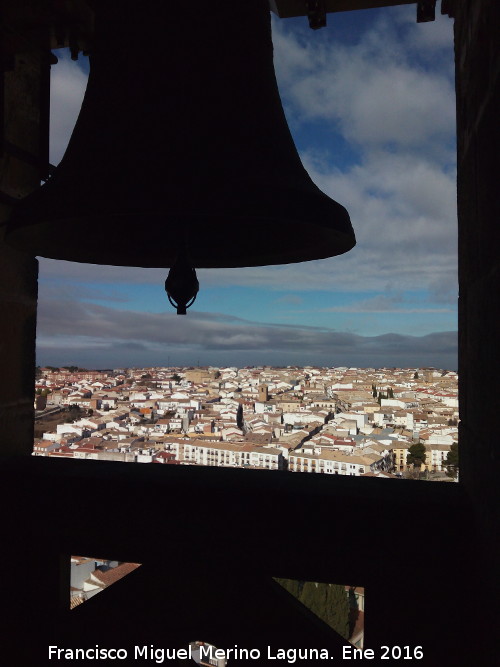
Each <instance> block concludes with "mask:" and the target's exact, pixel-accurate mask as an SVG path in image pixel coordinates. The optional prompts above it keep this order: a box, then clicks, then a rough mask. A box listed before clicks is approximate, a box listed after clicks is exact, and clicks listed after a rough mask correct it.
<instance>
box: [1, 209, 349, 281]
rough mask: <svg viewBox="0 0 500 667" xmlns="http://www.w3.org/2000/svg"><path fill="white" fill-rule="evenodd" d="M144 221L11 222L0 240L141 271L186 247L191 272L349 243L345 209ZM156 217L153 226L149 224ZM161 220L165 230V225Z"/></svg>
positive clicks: (340, 250) (303, 258)
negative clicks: (294, 215)
mask: <svg viewBox="0 0 500 667" xmlns="http://www.w3.org/2000/svg"><path fill="white" fill-rule="evenodd" d="M339 207H340V208H341V209H343V211H345V209H344V208H343V207H342V206H340V205H339ZM144 218H145V219H144V220H142V221H138V220H137V216H135V215H133V214H129V215H117V216H106V215H99V216H92V223H91V222H89V217H88V216H85V217H82V218H77V217H71V218H65V219H60V220H52V221H50V222H43V221H42V222H37V223H34V224H33V223H32V224H29V223H28V222H24V221H22V222H21V224H19V223H18V222H12V223H11V224H8V225H7V230H6V234H5V242H6V243H7V244H8V245H10V246H12V247H14V248H15V249H17V250H20V251H22V252H26V253H28V254H31V255H33V256H37V257H45V258H47V259H56V260H62V261H69V262H78V263H85V264H96V265H109V266H130V267H142V268H171V266H172V265H173V264H174V262H175V260H176V258H177V255H178V252H179V248H180V247H184V245H186V247H187V252H188V257H189V260H190V262H191V264H192V266H193V267H195V268H197V269H213V268H238V267H258V266H272V265H281V264H296V263H301V262H307V261H314V260H318V259H327V258H329V257H335V256H338V255H341V254H344V253H346V252H349V250H351V249H352V248H353V247H354V246H355V245H356V239H355V236H354V232H353V230H352V227H351V223H350V220H349V216H348V214H347V211H345V218H344V219H342V220H340V221H339V219H334V220H333V221H332V220H329V221H323V220H321V221H319V222H317V221H314V222H313V221H310V220H308V221H304V220H299V219H297V220H290V218H286V219H280V218H276V217H264V216H261V217H259V218H258V219H256V217H255V216H243V215H240V216H234V215H231V216H229V215H226V216H224V215H221V216H217V215H210V216H206V215H205V216H203V215H200V216H193V215H189V216H182V215H175V216H168V218H167V221H168V223H167V222H166V217H165V215H164V214H162V215H161V216H160V215H157V216H144ZM155 218H156V223H157V224H156V226H152V225H151V223H152V221H154V219H155ZM158 219H161V221H162V225H161V226H158ZM216 222H218V223H219V227H216V226H215V223H216ZM339 222H340V223H341V224H339ZM99 223H103V224H105V227H104V229H105V230H106V231H105V234H106V236H105V238H104V237H102V238H101V237H100V235H99ZM167 224H168V225H169V227H170V231H169V229H168V228H167V229H165V226H166V225H167ZM151 226H152V227H153V228H152V229H151ZM92 228H94V232H93V233H91V239H92V240H91V242H88V243H87V242H86V241H85V237H87V238H88V237H89V231H90V230H91V229H92ZM186 228H188V229H189V231H188V232H187V233H186V231H185V230H186ZM172 230H173V231H172Z"/></svg>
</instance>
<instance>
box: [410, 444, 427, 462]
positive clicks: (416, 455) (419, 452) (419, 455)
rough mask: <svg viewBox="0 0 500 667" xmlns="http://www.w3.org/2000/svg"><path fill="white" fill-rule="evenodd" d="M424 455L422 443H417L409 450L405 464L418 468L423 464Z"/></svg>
mask: <svg viewBox="0 0 500 667" xmlns="http://www.w3.org/2000/svg"><path fill="white" fill-rule="evenodd" d="M425 454H426V452H425V445H424V444H423V443H422V442H417V443H415V444H414V445H412V446H411V447H410V448H409V450H408V455H407V457H406V463H407V464H408V465H411V464H413V465H414V466H416V467H417V468H420V466H421V465H422V464H423V463H425V458H426V456H425Z"/></svg>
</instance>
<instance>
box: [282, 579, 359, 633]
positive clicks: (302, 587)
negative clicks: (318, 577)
mask: <svg viewBox="0 0 500 667" xmlns="http://www.w3.org/2000/svg"><path fill="white" fill-rule="evenodd" d="M276 581H277V582H278V583H279V584H281V585H282V586H283V588H285V589H286V590H287V591H288V592H289V593H291V594H292V595H293V596H294V597H296V598H297V599H298V600H299V602H301V603H302V604H303V605H304V606H305V607H307V608H308V609H309V610H310V611H312V612H313V614H316V616H318V617H319V618H321V620H322V621H324V622H325V623H327V624H328V625H329V626H330V627H331V628H333V629H334V630H335V631H336V632H338V633H339V634H340V635H341V636H342V637H344V639H347V638H348V637H349V600H348V597H347V594H346V592H345V588H344V586H341V585H339V584H318V583H315V582H313V581H305V582H304V581H296V580H293V579H276Z"/></svg>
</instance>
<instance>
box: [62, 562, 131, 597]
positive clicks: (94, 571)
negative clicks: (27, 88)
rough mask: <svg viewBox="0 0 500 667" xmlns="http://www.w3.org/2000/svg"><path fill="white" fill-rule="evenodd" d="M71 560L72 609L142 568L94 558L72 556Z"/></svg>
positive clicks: (70, 590)
mask: <svg viewBox="0 0 500 667" xmlns="http://www.w3.org/2000/svg"><path fill="white" fill-rule="evenodd" d="M70 558H71V573H70V589H69V606H70V609H74V608H75V607H78V606H79V605H81V604H82V603H83V602H86V601H87V600H89V599H90V598H91V597H93V596H94V595H97V593H100V592H101V591H103V590H104V589H105V588H109V586H112V585H113V584H114V583H116V582H117V581H119V580H120V579H122V578H123V577H126V576H127V574H130V573H131V572H133V571H134V570H136V569H137V568H138V567H140V566H141V564H140V563H125V562H123V561H118V560H112V559H110V558H95V557H94V556H71V557H70Z"/></svg>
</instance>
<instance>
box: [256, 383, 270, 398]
mask: <svg viewBox="0 0 500 667" xmlns="http://www.w3.org/2000/svg"><path fill="white" fill-rule="evenodd" d="M258 390H259V401H261V402H263V401H268V400H269V390H268V388H267V384H259V386H258Z"/></svg>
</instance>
